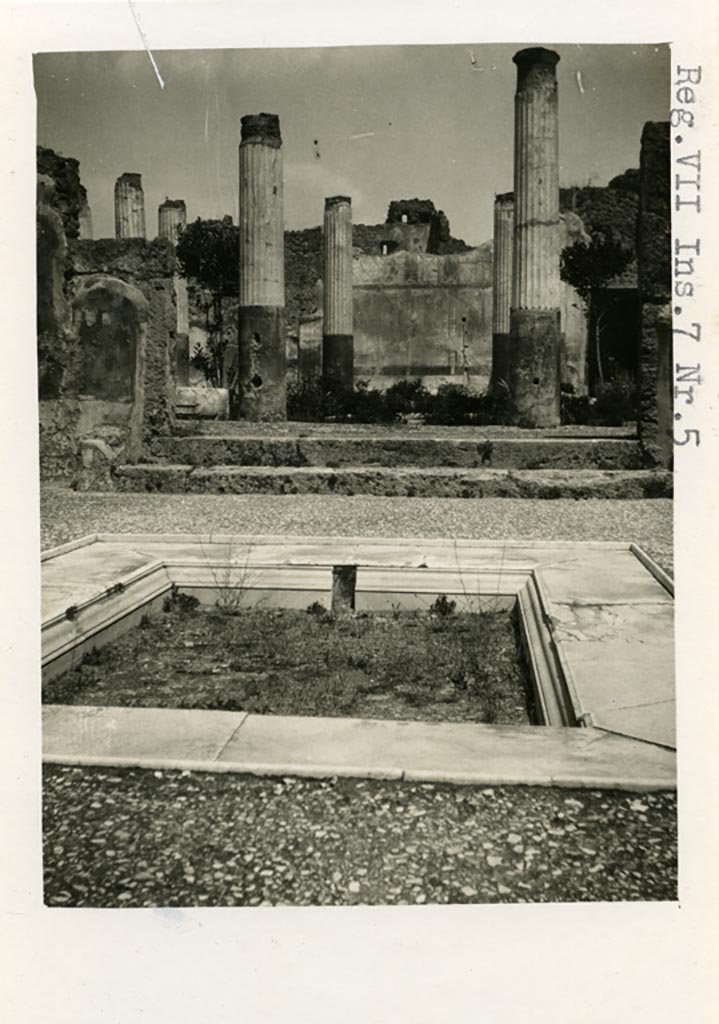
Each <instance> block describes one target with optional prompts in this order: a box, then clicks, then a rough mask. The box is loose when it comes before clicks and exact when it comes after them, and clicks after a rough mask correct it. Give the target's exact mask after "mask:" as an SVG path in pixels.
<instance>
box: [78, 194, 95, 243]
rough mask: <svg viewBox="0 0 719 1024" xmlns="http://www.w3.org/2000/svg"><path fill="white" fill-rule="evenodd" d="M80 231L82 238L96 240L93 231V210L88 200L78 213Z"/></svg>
mask: <svg viewBox="0 0 719 1024" xmlns="http://www.w3.org/2000/svg"><path fill="white" fill-rule="evenodd" d="M78 229H79V235H80V238H89V239H92V238H94V235H93V231H92V210H91V209H90V204H89V203H88V201H87V200H85V202H84V203H83V204H82V206H81V207H80V211H79V213H78Z"/></svg>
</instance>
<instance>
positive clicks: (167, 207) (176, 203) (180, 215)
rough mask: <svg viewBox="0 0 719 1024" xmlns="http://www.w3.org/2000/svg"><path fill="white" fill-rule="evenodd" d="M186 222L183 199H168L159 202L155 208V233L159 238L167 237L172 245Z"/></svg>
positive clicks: (175, 243)
mask: <svg viewBox="0 0 719 1024" xmlns="http://www.w3.org/2000/svg"><path fill="white" fill-rule="evenodd" d="M185 224H187V208H186V207H185V200H184V199H168V198H167V197H165V202H164V203H160V205H159V207H158V208H157V235H158V237H159V238H169V239H170V241H171V242H172V244H173V245H177V239H178V238H179V236H180V232H181V231H182V229H183V228H184V226H185Z"/></svg>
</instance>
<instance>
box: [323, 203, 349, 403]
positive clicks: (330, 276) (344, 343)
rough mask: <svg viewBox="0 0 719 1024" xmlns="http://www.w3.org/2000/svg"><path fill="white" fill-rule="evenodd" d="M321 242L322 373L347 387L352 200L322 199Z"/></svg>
mask: <svg viewBox="0 0 719 1024" xmlns="http://www.w3.org/2000/svg"><path fill="white" fill-rule="evenodd" d="M323 240H324V262H325V282H324V291H323V300H322V305H323V310H324V318H323V326H322V372H323V374H325V375H326V376H331V377H336V378H337V379H338V380H341V381H342V383H343V384H345V385H346V386H347V387H350V388H351V387H352V385H353V382H354V338H353V327H352V200H351V199H349V198H348V197H347V196H332V197H330V198H328V199H325V221H324V235H323Z"/></svg>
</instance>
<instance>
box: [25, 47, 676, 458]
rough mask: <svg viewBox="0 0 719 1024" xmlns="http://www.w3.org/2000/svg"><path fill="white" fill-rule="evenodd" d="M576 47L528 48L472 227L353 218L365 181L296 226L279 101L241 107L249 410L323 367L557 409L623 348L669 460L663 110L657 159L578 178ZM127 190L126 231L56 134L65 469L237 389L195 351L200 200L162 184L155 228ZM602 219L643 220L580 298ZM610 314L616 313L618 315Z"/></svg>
mask: <svg viewBox="0 0 719 1024" xmlns="http://www.w3.org/2000/svg"><path fill="white" fill-rule="evenodd" d="M558 61H559V55H558V54H556V53H554V52H553V51H550V50H546V49H544V48H542V47H535V48H530V49H526V50H521V51H519V52H518V53H517V54H515V57H514V62H515V64H516V69H517V70H516V74H517V87H516V93H515V132H514V143H515V150H514V182H513V185H514V187H513V190H512V191H511V192H506V193H503V194H501V195H498V196H496V197H495V199H494V238H493V240H492V241H490V242H486V243H484V244H483V245H479V246H474V247H471V246H467V245H466V244H465V243H464V242H463V241H461V240H460V239H457V238H453V237H452V235H451V233H450V227H449V222H448V220H447V217H446V216H445V214H444V213H443V212H442V211H441V210H438V209H437V208H436V207H435V205H434V203H433V202H432V201H431V200H429V199H417V198H415V199H402V200H392V201H391V202H390V203H389V207H388V211H387V216H386V220H385V223H384V224H383V225H373V226H368V225H361V224H353V222H352V199H351V196H334V197H328V198H327V199H326V200H325V217H324V227H323V229H320V228H312V229H307V230H306V231H293V232H287V231H285V229H284V214H283V202H282V185H283V181H282V178H283V174H282V138H281V135H280V126H279V119H278V117H277V116H276V115H273V114H266V113H262V114H257V115H246V116H244V117H243V118H242V132H241V140H240V147H239V185H240V207H239V209H240V220H239V229H238V233H239V253H238V263H237V274H238V279H239V302H238V303H235V304H234V305H233V304H232V303H230V304H229V306H228V309H229V310H230V311H231V316H230V322H231V324H236V325H237V327H236V330H235V329H234V327H232V329H231V330H230V332H229V344H228V345H227V349H226V353H225V366H226V368H227V370H228V373H227V376H228V378H229V379H232V380H233V381H235V382H236V383H235V384H234V385H233V388H232V389H231V390H230V392H229V397H230V404H229V415H230V416H231V417H232V418H238V419H246V420H250V421H252V420H255V421H263V420H283V419H285V418H286V388H287V382H288V380H298V379H305V380H312V379H314V378H318V377H319V376H320V375H321V374H325V375H328V376H336V377H337V378H338V379H339V380H340V381H342V382H343V384H344V385H346V386H349V387H351V386H352V384H353V382H355V381H356V380H358V379H359V380H368V381H369V382H370V384H371V386H373V387H377V388H379V389H385V388H386V387H387V386H388V385H389V384H392V383H393V382H395V381H398V380H407V379H413V378H420V379H421V380H422V382H423V383H424V384H425V386H427V387H428V388H429V389H430V390H432V389H436V388H437V386H439V385H441V384H443V383H458V384H462V385H464V386H465V387H466V388H469V389H470V390H473V391H475V392H479V391H482V390H485V389H489V390H490V391H491V392H496V393H497V394H505V393H506V394H508V395H509V396H510V398H511V401H512V403H513V405H514V407H515V409H516V416H517V419H518V422H519V424H520V425H521V426H525V427H533V426H534V427H550V428H552V427H556V426H557V425H559V423H560V393H561V391H567V392H568V393H572V394H574V395H576V396H586V395H587V394H588V392H589V391H590V389H591V388H592V387H594V385H595V384H596V382H597V381H598V380H599V381H601V380H603V374H605V373H606V372H607V368H608V367H609V369H610V371H611V369H612V368H613V367H618V368H619V370H620V372H622V373H625V374H626V375H627V377H628V378H630V379H633V380H637V381H638V383H639V388H640V391H641V416H640V422H639V435H640V438H641V441H642V444H643V445H644V449H645V452H646V458H647V460H648V462H649V463H650V464H662V465H667V464H668V461H669V459H670V451H671V447H670V444H669V440H668V439H669V438H670V437H671V426H670V425H669V426H667V423H668V422H669V420H668V417H669V416H670V411H671V402H670V396H669V397H668V394H669V393H668V390H667V387H666V386H665V384H666V378H667V374H668V373H669V368H670V364H671V357H670V341H671V322H670V307H669V299H668V296H669V285H668V284H667V281H668V280H669V278H668V275H669V258H668V249H667V245H668V242H667V239H668V237H669V234H668V232H669V230H670V228H669V213H668V202H667V200H666V187H665V186H666V181H667V180H668V177H667V174H668V171H667V160H668V155H667V150H666V146H663V144H662V139H663V138H664V136H665V135H666V125H647V126H645V130H644V133H643V135H642V147H641V171H640V172H635V171H632V170H628V171H626V172H625V173H624V174H622V175H618V176H617V177H616V178H615V179H613V180H612V181H611V182H610V183H609V186H608V187H605V188H597V187H583V188H579V187H576V188H571V189H566V188H562V189H560V188H559V178H558V172H559V113H558V109H559V108H558V95H557V78H556V65H557V63H558ZM662 175H664V177H663V178H662ZM660 179H661V180H660ZM662 182H663V184H662ZM114 198H115V234H116V238H115V239H114V240H112V239H101V240H98V241H94V240H93V239H92V237H91V236H92V215H91V211H90V207H89V204H88V201H87V194H86V191H85V189H84V188H83V186H82V184H81V182H80V177H79V167H78V164H77V161H75V160H72V159H68V158H65V157H62V156H60V155H58V154H56V153H54V152H53V151H52V150H48V149H46V148H43V147H38V203H37V224H38V233H37V246H38V249H37V271H38V351H39V371H40V372H39V381H40V396H41V400H42V403H43V405H42V409H41V423H42V428H41V429H42V438H43V443H42V453H43V454H42V460H43V467H44V470H45V471H46V472H50V473H57V472H60V470H61V468H62V469H63V471H64V472H67V466H68V457H70V456H72V457H73V458H74V459H75V462H76V464H79V463H80V462H81V461H82V460H81V459H80V455H81V449H82V447H83V445H85V447H87V442H88V441H91V440H92V441H98V442H99V441H102V442H103V445H104V447H103V448H102V449H100V448H98V449H97V450H98V451H100V450H102V452H103V456H104V458H105V461H106V462H107V464H108V465H110V464H112V462H113V461H116V460H117V458H118V457H122V458H123V459H125V460H130V461H132V460H133V459H137V458H140V457H141V456H142V453H143V445H144V444H145V442H146V441H147V440H148V439H150V438H152V437H153V436H160V435H163V434H168V433H171V432H172V430H173V428H174V420H175V416H176V414H177V412H178V410H179V411H180V412H181V413H182V414H183V415H202V414H203V412H202V410H205V412H204V414H205V415H209V416H217V415H219V416H223V415H227V414H228V403H227V395H228V392H224V393H223V394H224V397H223V394H221V393H220V392H221V391H222V389H216V388H215V389H213V388H210V387H208V386H206V385H204V383H203V382H200V381H198V379H197V376H196V374H195V375H194V376H193V374H192V370H191V336H192V345H193V346H196V345H197V344H198V343H199V344H200V345H201V344H202V342H203V335H202V328H201V326H200V322H199V319H198V316H197V311H196V307H195V298H194V296H195V294H196V289H195V287H194V285H193V282H192V281H191V280H190V281H187V280H185V279H184V277H183V276H182V275H181V273H180V272H179V269H178V266H177V265H176V258H175V252H174V249H175V246H176V244H177V240H178V237H179V235H180V234H181V232H182V231H183V229H184V228H185V226H186V224H187V210H186V205H185V202H184V200H182V199H170V198H166V199H165V201H164V202H163V203H161V204H160V207H159V209H158V221H157V224H158V236H159V237H158V238H157V239H156V240H154V241H148V240H147V238H146V233H147V232H146V217H145V202H144V192H143V187H142V177H141V175H140V174H139V173H137V172H125V173H123V174H121V175H120V176H119V177H118V179H117V181H116V185H115V196H114ZM634 222H636V224H637V228H636V239H635V238H634V234H635V232H634V228H633V224H634ZM230 223H231V221H230ZM605 224H607V225H609V227H610V228H611V230H612V231H615V232H616V231H617V230H620V232H621V231H623V232H624V235H623V244H624V245H625V247H626V248H627V250H629V249H631V251H632V253H633V254H635V257H634V258H633V259H632V260H631V261H630V263H629V265H628V266H627V269H626V270H625V272H624V273H622V274H620V275H618V276H617V277H616V278H615V279H613V280H611V281H609V282H606V283H605V284H604V285H603V286H601V287H599V288H595V289H594V290H593V292H592V295H591V301H587V300H586V299H584V300H583V299H582V297H581V296H580V295H579V293H578V292H577V290H576V289H575V288H574V287H573V286H572V285H570V284H568V283H567V281H565V280H563V278H562V276H560V253H562V252H563V251H566V250H567V249H569V248H571V247H576V246H583V245H588V244H589V243H590V241H591V239H592V238H593V237H594V233H595V232H599V233H601V231H602V230H603V226H604V225H605ZM662 275H663V277H662ZM660 277H661V278H662V281H663V283H658V282H659V279H660ZM140 300H142V301H140ZM640 313H641V346H640V345H639V343H638V341H637V337H638V332H639V317H640ZM600 319H601V320H602V322H603V323H604V324H605V325H606V324H607V323H609V325H610V326H609V328H608V329H607V328H606V326H605V327H604V328H603V329H604V331H605V333H604V335H602V333H601V329H600V328H598V327H597V323H598V321H599V320H600ZM607 330H608V333H607ZM592 338H596V344H594V343H592V344H590V339H592ZM602 338H603V339H604V340H602V347H601V349H600V345H599V342H600V340H601V339H602ZM607 338H609V340H608V341H607V340H606V339H607ZM613 338H614V341H612V339H613ZM617 339H619V340H618V341H617ZM190 384H194V387H188V385H190ZM198 384H200V385H201V386H199V387H198ZM90 402H92V403H95V404H94V405H93V406H90V405H89V404H88V403H90ZM91 409H92V410H93V411H90V410H91ZM183 410H184V412H183ZM98 458H99V456H98ZM86 462H87V459H85V463H86ZM85 463H83V465H84V464H85ZM86 475H87V474H86Z"/></svg>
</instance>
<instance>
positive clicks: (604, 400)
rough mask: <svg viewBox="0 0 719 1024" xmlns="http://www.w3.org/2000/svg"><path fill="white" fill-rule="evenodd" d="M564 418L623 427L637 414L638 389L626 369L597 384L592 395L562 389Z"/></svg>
mask: <svg viewBox="0 0 719 1024" xmlns="http://www.w3.org/2000/svg"><path fill="white" fill-rule="evenodd" d="M560 415H561V421H562V423H563V424H566V425H573V424H582V425H589V426H597V427H621V426H623V424H624V423H629V422H632V421H633V420H636V418H637V391H636V386H635V384H634V381H633V380H632V379H631V377H630V376H629V374H627V373H618V374H617V375H616V377H614V379H613V380H609V381H604V382H602V383H600V384H597V386H596V388H595V394H594V396H593V397H592V398H590V397H588V396H587V395H574V394H572V393H571V392H568V391H562V396H561V413H560Z"/></svg>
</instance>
